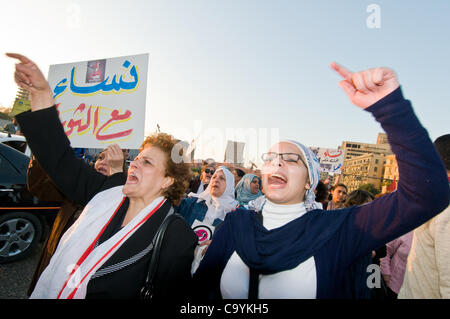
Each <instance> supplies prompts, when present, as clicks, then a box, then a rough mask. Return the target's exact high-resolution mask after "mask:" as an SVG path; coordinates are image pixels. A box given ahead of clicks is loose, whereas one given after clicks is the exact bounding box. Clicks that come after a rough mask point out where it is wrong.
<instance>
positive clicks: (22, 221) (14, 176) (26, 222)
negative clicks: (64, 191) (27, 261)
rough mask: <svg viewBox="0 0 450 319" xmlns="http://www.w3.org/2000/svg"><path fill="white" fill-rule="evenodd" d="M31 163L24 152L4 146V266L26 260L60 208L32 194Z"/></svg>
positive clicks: (0, 228)
mask: <svg viewBox="0 0 450 319" xmlns="http://www.w3.org/2000/svg"><path fill="white" fill-rule="evenodd" d="M29 162H30V158H29V157H28V156H26V155H25V154H23V153H22V152H20V151H18V150H16V149H14V148H12V147H10V146H8V145H5V144H3V143H0V263H5V262H11V261H15V260H18V259H22V258H24V257H26V256H27V255H28V254H29V253H30V252H31V251H32V250H33V248H34V247H35V245H36V244H37V243H38V242H39V241H40V240H41V239H43V233H44V232H45V231H44V230H45V229H46V228H48V227H46V225H51V224H52V223H53V221H54V218H55V216H56V213H57V212H58V210H59V208H60V207H59V203H54V202H52V203H50V202H42V201H39V200H38V198H37V197H36V196H33V195H32V194H31V193H30V192H29V191H28V189H27V186H26V183H27V168H28V164H29Z"/></svg>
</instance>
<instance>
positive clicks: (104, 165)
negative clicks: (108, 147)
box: [94, 152, 110, 176]
mask: <svg viewBox="0 0 450 319" xmlns="http://www.w3.org/2000/svg"><path fill="white" fill-rule="evenodd" d="M94 168H95V170H96V171H97V172H99V173H101V174H103V175H106V176H109V169H110V166H109V164H108V162H107V161H106V154H105V153H104V152H102V153H100V155H99V156H98V158H97V160H96V161H95V164H94Z"/></svg>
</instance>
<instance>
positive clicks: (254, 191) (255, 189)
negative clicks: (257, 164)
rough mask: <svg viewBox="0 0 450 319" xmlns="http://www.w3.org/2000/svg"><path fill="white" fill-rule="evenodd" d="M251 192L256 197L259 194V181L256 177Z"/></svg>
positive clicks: (251, 184)
mask: <svg viewBox="0 0 450 319" xmlns="http://www.w3.org/2000/svg"><path fill="white" fill-rule="evenodd" d="M250 192H252V194H255V195H256V194H258V192H259V180H258V179H257V178H256V177H255V178H253V180H252V182H251V183H250Z"/></svg>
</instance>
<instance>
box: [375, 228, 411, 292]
mask: <svg viewBox="0 0 450 319" xmlns="http://www.w3.org/2000/svg"><path fill="white" fill-rule="evenodd" d="M412 239H413V232H412V231H410V232H409V233H406V234H404V235H403V236H400V237H399V238H396V239H394V240H393V241H391V242H389V243H387V244H386V257H383V258H381V259H380V267H381V273H382V275H383V279H384V281H385V282H386V285H387V295H388V297H389V298H390V299H397V295H398V292H399V291H400V287H401V286H402V284H403V278H404V276H405V268H406V261H407V259H408V254H409V250H410V249H411V243H412Z"/></svg>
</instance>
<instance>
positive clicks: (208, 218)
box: [178, 166, 238, 242]
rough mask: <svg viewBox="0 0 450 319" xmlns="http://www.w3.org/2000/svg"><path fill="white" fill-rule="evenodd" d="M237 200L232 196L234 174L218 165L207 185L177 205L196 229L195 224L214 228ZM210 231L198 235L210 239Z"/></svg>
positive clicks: (200, 239)
mask: <svg viewBox="0 0 450 319" xmlns="http://www.w3.org/2000/svg"><path fill="white" fill-rule="evenodd" d="M237 205H238V202H237V201H236V199H235V198H234V176H233V174H232V173H231V172H230V171H229V170H228V168H226V167H225V166H220V167H219V168H218V169H217V170H216V171H215V173H214V175H213V176H212V177H211V182H210V183H209V185H208V187H207V188H206V189H205V190H204V191H203V192H202V193H200V194H195V193H190V194H189V195H188V197H187V198H185V199H183V200H182V201H181V203H180V206H179V207H178V213H179V214H180V215H181V216H183V217H184V218H185V219H186V221H187V223H188V224H189V225H190V226H191V227H193V228H194V231H195V230H196V227H197V225H207V226H208V227H209V228H210V229H214V227H215V226H217V225H218V224H219V223H220V222H221V221H223V220H224V218H225V215H226V214H227V213H229V212H230V211H232V210H234V209H235V208H236V206H237ZM211 236H212V232H211V233H208V234H204V233H203V232H202V235H201V236H200V237H199V241H200V242H202V241H205V240H210V239H211Z"/></svg>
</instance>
